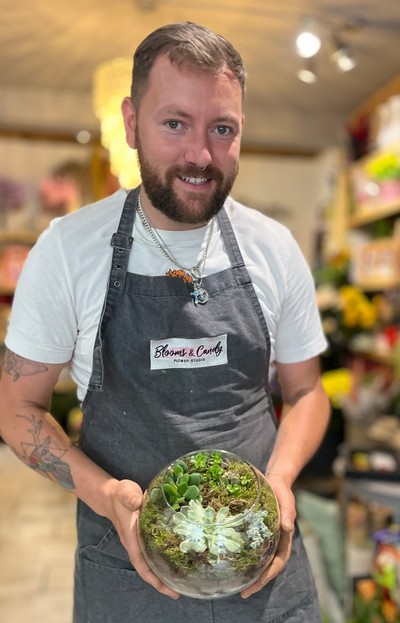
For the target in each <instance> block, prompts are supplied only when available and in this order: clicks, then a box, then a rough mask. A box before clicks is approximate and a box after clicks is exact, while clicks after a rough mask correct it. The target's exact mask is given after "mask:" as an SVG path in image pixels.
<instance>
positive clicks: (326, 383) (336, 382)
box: [322, 368, 353, 408]
mask: <svg viewBox="0 0 400 623" xmlns="http://www.w3.org/2000/svg"><path fill="white" fill-rule="evenodd" d="M322 385H323V387H324V389H325V391H326V393H327V395H328V397H329V399H330V401H331V403H332V405H333V406H334V407H337V408H339V407H340V406H341V405H342V403H343V399H344V398H345V397H346V396H348V395H349V394H350V392H351V389H352V386H353V376H352V374H351V372H350V370H348V369H347V368H338V369H336V370H328V371H327V372H324V373H323V374H322Z"/></svg>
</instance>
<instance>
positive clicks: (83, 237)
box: [6, 189, 326, 400]
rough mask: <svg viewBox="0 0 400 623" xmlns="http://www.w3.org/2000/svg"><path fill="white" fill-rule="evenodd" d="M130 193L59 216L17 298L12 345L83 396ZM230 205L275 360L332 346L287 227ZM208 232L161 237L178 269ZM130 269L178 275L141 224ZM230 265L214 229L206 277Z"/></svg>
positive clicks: (35, 252) (33, 255) (32, 257)
mask: <svg viewBox="0 0 400 623" xmlns="http://www.w3.org/2000/svg"><path fill="white" fill-rule="evenodd" d="M126 194H127V193H126V191H125V190H122V189H121V190H119V191H117V192H116V193H115V194H113V195H112V196H111V197H108V198H106V199H104V200H102V201H99V202H97V203H94V204H92V205H89V206H86V207H84V208H82V209H81V210H79V211H77V212H74V213H72V214H69V215H67V216H65V217H63V218H59V219H55V220H54V221H53V222H52V223H51V225H50V227H49V228H48V229H47V230H46V231H45V232H44V233H43V234H42V235H41V236H40V238H39V240H38V242H37V243H36V245H35V246H34V247H33V249H32V250H31V252H30V254H29V256H28V258H27V260H26V262H25V265H24V268H23V271H22V274H21V277H20V279H19V282H18V286H17V289H16V292H15V296H14V302H13V308H12V314H11V319H10V324H9V329H8V333H7V337H6V345H7V347H8V348H9V349H10V350H12V351H14V352H15V353H17V354H18V355H20V356H22V357H26V358H27V359H32V360H34V361H40V362H43V363H66V362H70V374H71V377H72V378H73V379H74V381H75V382H76V383H77V385H78V397H79V399H80V400H82V399H83V398H84V396H85V394H86V390H87V385H88V382H89V379H90V374H91V369H92V353H93V346H94V341H95V337H96V332H97V328H98V324H99V319H100V314H101V310H102V306H103V301H104V297H105V293H106V289H107V282H108V276H109V271H110V266H111V258H112V247H111V246H110V240H111V236H112V234H113V233H114V232H116V231H117V228H118V223H119V219H120V216H121V212H122V207H123V204H124V201H125V198H126ZM225 208H226V211H227V213H228V216H229V218H230V220H231V223H232V226H233V229H234V231H235V235H236V238H237V241H238V244H239V247H240V250H241V253H242V256H243V259H244V261H245V264H246V267H247V269H248V271H249V274H250V277H251V279H252V282H253V284H254V287H255V290H256V293H257V296H258V299H259V301H260V304H261V308H262V311H263V313H264V315H265V319H266V323H267V326H268V330H269V333H270V337H271V349H272V350H271V361H274V360H276V361H279V362H281V363H295V362H299V361H304V360H306V359H309V358H310V357H314V356H316V355H318V354H319V353H321V352H322V351H323V350H324V349H325V348H326V341H325V338H324V335H323V332H322V329H321V324H320V318H319V312H318V310H317V307H316V302H315V292H314V283H313V280H312V276H311V273H310V270H309V267H308V265H307V263H306V261H305V259H304V257H303V255H302V253H301V251H300V249H299V248H298V245H297V243H296V242H295V240H294V239H293V237H292V235H291V234H290V232H289V231H288V229H286V228H285V227H284V226H283V225H281V224H279V223H277V222H276V221H274V220H272V219H270V218H268V217H266V216H265V215H263V214H261V213H260V212H258V211H256V210H252V209H250V208H246V207H244V206H242V205H241V204H239V203H237V202H235V201H234V200H233V199H232V198H229V199H228V200H227V201H226V203H225ZM205 233H206V228H205V227H202V228H198V229H193V230H189V231H162V232H161V234H162V238H163V240H164V242H165V243H166V244H167V246H168V248H169V249H170V250H171V251H172V253H173V255H174V256H175V258H176V259H177V260H178V261H179V262H180V263H181V265H182V266H193V265H194V264H196V263H197V260H198V258H199V257H200V254H201V250H202V248H203V246H204V244H205V238H206V236H205ZM133 236H134V243H133V245H132V249H131V252H130V258H129V266H128V270H129V271H130V272H135V273H139V274H142V275H151V276H155V275H163V274H165V272H166V271H167V270H168V269H171V268H172V269H174V268H176V266H173V265H171V263H170V262H168V260H167V258H166V257H165V256H164V255H163V254H162V252H161V250H160V249H159V248H157V247H156V245H155V243H154V242H153V241H152V240H151V238H150V236H149V234H148V232H146V230H145V229H144V227H143V225H142V223H141V220H140V218H138V217H137V218H135V223H134V229H133ZM229 266H230V263H229V260H228V257H227V254H226V251H225V246H224V243H223V240H222V236H221V232H220V230H219V227H218V225H217V224H216V227H215V228H214V232H213V236H212V239H211V242H210V247H209V250H208V255H207V261H206V263H205V269H204V274H205V275H209V274H212V273H216V272H218V271H221V270H224V269H225V268H228V267H229Z"/></svg>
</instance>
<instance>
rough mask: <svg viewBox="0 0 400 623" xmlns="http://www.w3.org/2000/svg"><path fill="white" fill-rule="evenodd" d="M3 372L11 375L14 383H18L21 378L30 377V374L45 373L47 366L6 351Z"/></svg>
mask: <svg viewBox="0 0 400 623" xmlns="http://www.w3.org/2000/svg"><path fill="white" fill-rule="evenodd" d="M3 370H4V372H6V373H7V374H10V375H12V376H13V377H14V378H13V380H14V381H18V379H19V378H20V377H21V376H32V374H39V373H40V372H46V371H47V366H45V365H44V364H43V363H39V362H38V361H31V360H30V359H25V357H20V356H19V355H16V354H15V353H13V352H12V351H10V350H7V351H6V355H5V359H4V367H3Z"/></svg>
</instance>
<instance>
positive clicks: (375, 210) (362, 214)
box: [349, 198, 400, 228]
mask: <svg viewBox="0 0 400 623" xmlns="http://www.w3.org/2000/svg"><path fill="white" fill-rule="evenodd" d="M396 214H398V215H399V216H400V198H399V199H396V200H394V201H390V202H388V203H382V204H377V203H371V204H364V205H361V206H360V207H359V209H358V210H357V211H356V212H355V213H354V214H353V215H352V216H351V217H350V220H349V225H350V227H353V228H356V227H362V226H364V225H369V224H371V223H375V222H376V221H379V220H381V219H384V218H389V217H391V216H396Z"/></svg>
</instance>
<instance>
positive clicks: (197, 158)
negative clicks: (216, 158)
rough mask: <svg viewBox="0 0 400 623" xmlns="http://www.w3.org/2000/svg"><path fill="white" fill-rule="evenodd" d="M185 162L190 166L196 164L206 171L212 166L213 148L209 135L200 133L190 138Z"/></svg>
mask: <svg viewBox="0 0 400 623" xmlns="http://www.w3.org/2000/svg"><path fill="white" fill-rule="evenodd" d="M185 160H186V162H187V163H188V164H194V165H196V166H197V167H199V168H200V169H205V168H206V167H207V166H208V165H209V164H211V162H212V155H211V147H210V144H209V138H208V136H207V135H205V134H204V133H203V132H198V133H196V134H192V135H191V136H189V137H188V144H187V147H186V152H185Z"/></svg>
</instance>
